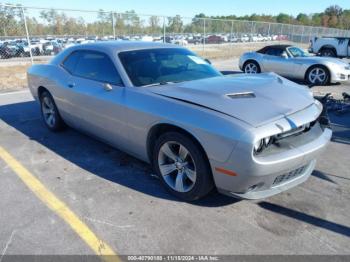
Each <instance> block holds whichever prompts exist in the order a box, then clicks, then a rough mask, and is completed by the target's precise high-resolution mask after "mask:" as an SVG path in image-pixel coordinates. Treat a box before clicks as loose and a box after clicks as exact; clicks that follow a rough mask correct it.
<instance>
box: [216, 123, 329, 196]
mask: <svg viewBox="0 0 350 262" xmlns="http://www.w3.org/2000/svg"><path fill="white" fill-rule="evenodd" d="M310 132H311V131H310ZM312 132H314V134H312V133H310V134H309V136H310V138H309V140H308V141H307V142H306V143H305V142H302V141H300V138H298V136H296V137H295V138H292V139H290V141H288V143H286V144H285V145H283V147H287V148H288V150H283V151H278V150H277V151H276V152H272V153H271V154H267V155H264V156H259V157H256V156H254V155H253V154H252V153H251V154H250V155H249V156H248V153H249V152H247V149H246V147H245V146H244V145H243V144H242V143H241V144H239V145H237V147H236V148H235V150H234V152H233V153H232V155H231V157H230V160H229V161H228V162H227V163H224V164H223V163H213V162H211V165H212V166H213V165H214V167H215V166H221V167H223V168H225V169H228V170H232V171H234V173H236V174H237V175H236V176H229V175H225V174H222V173H219V172H217V171H216V170H215V168H213V174H214V181H215V183H216V187H217V189H218V191H219V192H221V193H223V194H226V195H229V196H234V197H238V198H244V199H261V198H266V197H269V196H272V195H275V194H277V193H280V192H283V191H285V190H287V189H290V188H292V187H294V186H296V185H298V184H300V183H302V182H304V181H306V180H307V179H308V177H309V176H310V174H311V173H312V171H313V170H314V167H315V164H316V158H317V156H318V155H319V154H320V153H321V152H322V151H323V150H324V148H325V147H326V145H327V144H328V142H329V141H330V139H331V136H332V131H331V130H330V129H329V128H324V129H322V128H321V126H319V125H317V126H316V127H314V128H313V131H312ZM315 136H316V138H315Z"/></svg>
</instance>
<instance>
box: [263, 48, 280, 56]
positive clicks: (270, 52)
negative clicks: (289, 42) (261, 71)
mask: <svg viewBox="0 0 350 262" xmlns="http://www.w3.org/2000/svg"><path fill="white" fill-rule="evenodd" d="M282 52H283V50H282V49H278V48H269V49H267V50H266V53H265V54H266V55H272V56H281V55H282Z"/></svg>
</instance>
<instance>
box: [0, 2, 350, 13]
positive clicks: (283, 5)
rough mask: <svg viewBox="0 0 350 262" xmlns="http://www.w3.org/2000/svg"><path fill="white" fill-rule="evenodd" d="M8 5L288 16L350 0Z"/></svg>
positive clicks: (347, 5) (347, 6)
mask: <svg viewBox="0 0 350 262" xmlns="http://www.w3.org/2000/svg"><path fill="white" fill-rule="evenodd" d="M0 1H1V0H0ZM3 2H6V3H11V4H22V5H24V6H37V7H48V8H51V7H52V8H69V9H84V10H98V9H104V10H108V11H116V12H125V11H128V10H135V11H136V12H137V13H139V14H155V15H166V16H173V15H177V14H179V15H181V16H185V17H193V16H194V15H195V14H199V13H204V14H206V15H207V16H211V15H214V16H215V15H231V14H234V15H238V16H241V15H246V14H248V15H250V14H253V13H257V14H271V15H276V14H278V13H280V12H283V13H287V14H290V15H297V14H298V13H300V12H302V13H307V14H309V13H316V12H322V11H324V9H325V8H327V7H328V6H330V5H335V4H337V5H339V6H341V7H342V8H344V9H350V0H288V1H285V0H170V1H169V0H98V1H94V0H69V1H67V0H58V1H47V0H14V1H12V0H4V1H3Z"/></svg>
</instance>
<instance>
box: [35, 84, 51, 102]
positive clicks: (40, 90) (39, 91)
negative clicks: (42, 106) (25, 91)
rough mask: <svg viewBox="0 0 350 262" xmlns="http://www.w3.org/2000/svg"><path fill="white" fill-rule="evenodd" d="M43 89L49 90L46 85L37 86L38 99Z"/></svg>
mask: <svg viewBox="0 0 350 262" xmlns="http://www.w3.org/2000/svg"><path fill="white" fill-rule="evenodd" d="M45 91H46V92H49V93H50V91H49V90H48V89H47V88H46V87H44V86H39V87H38V89H37V93H38V98H39V99H40V97H41V95H42V93H43V92H45Z"/></svg>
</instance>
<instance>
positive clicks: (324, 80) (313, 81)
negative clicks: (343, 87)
mask: <svg viewBox="0 0 350 262" xmlns="http://www.w3.org/2000/svg"><path fill="white" fill-rule="evenodd" d="M321 72H323V73H324V77H323V76H322V77H321ZM317 74H318V75H319V76H318V77H316V78H314V76H316V75H317ZM305 80H306V81H307V83H308V84H309V85H321V86H323V85H327V84H329V82H330V73H329V70H328V69H327V68H326V67H325V66H322V65H315V66H312V67H310V68H309V69H308V70H307V72H306V74H305Z"/></svg>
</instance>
